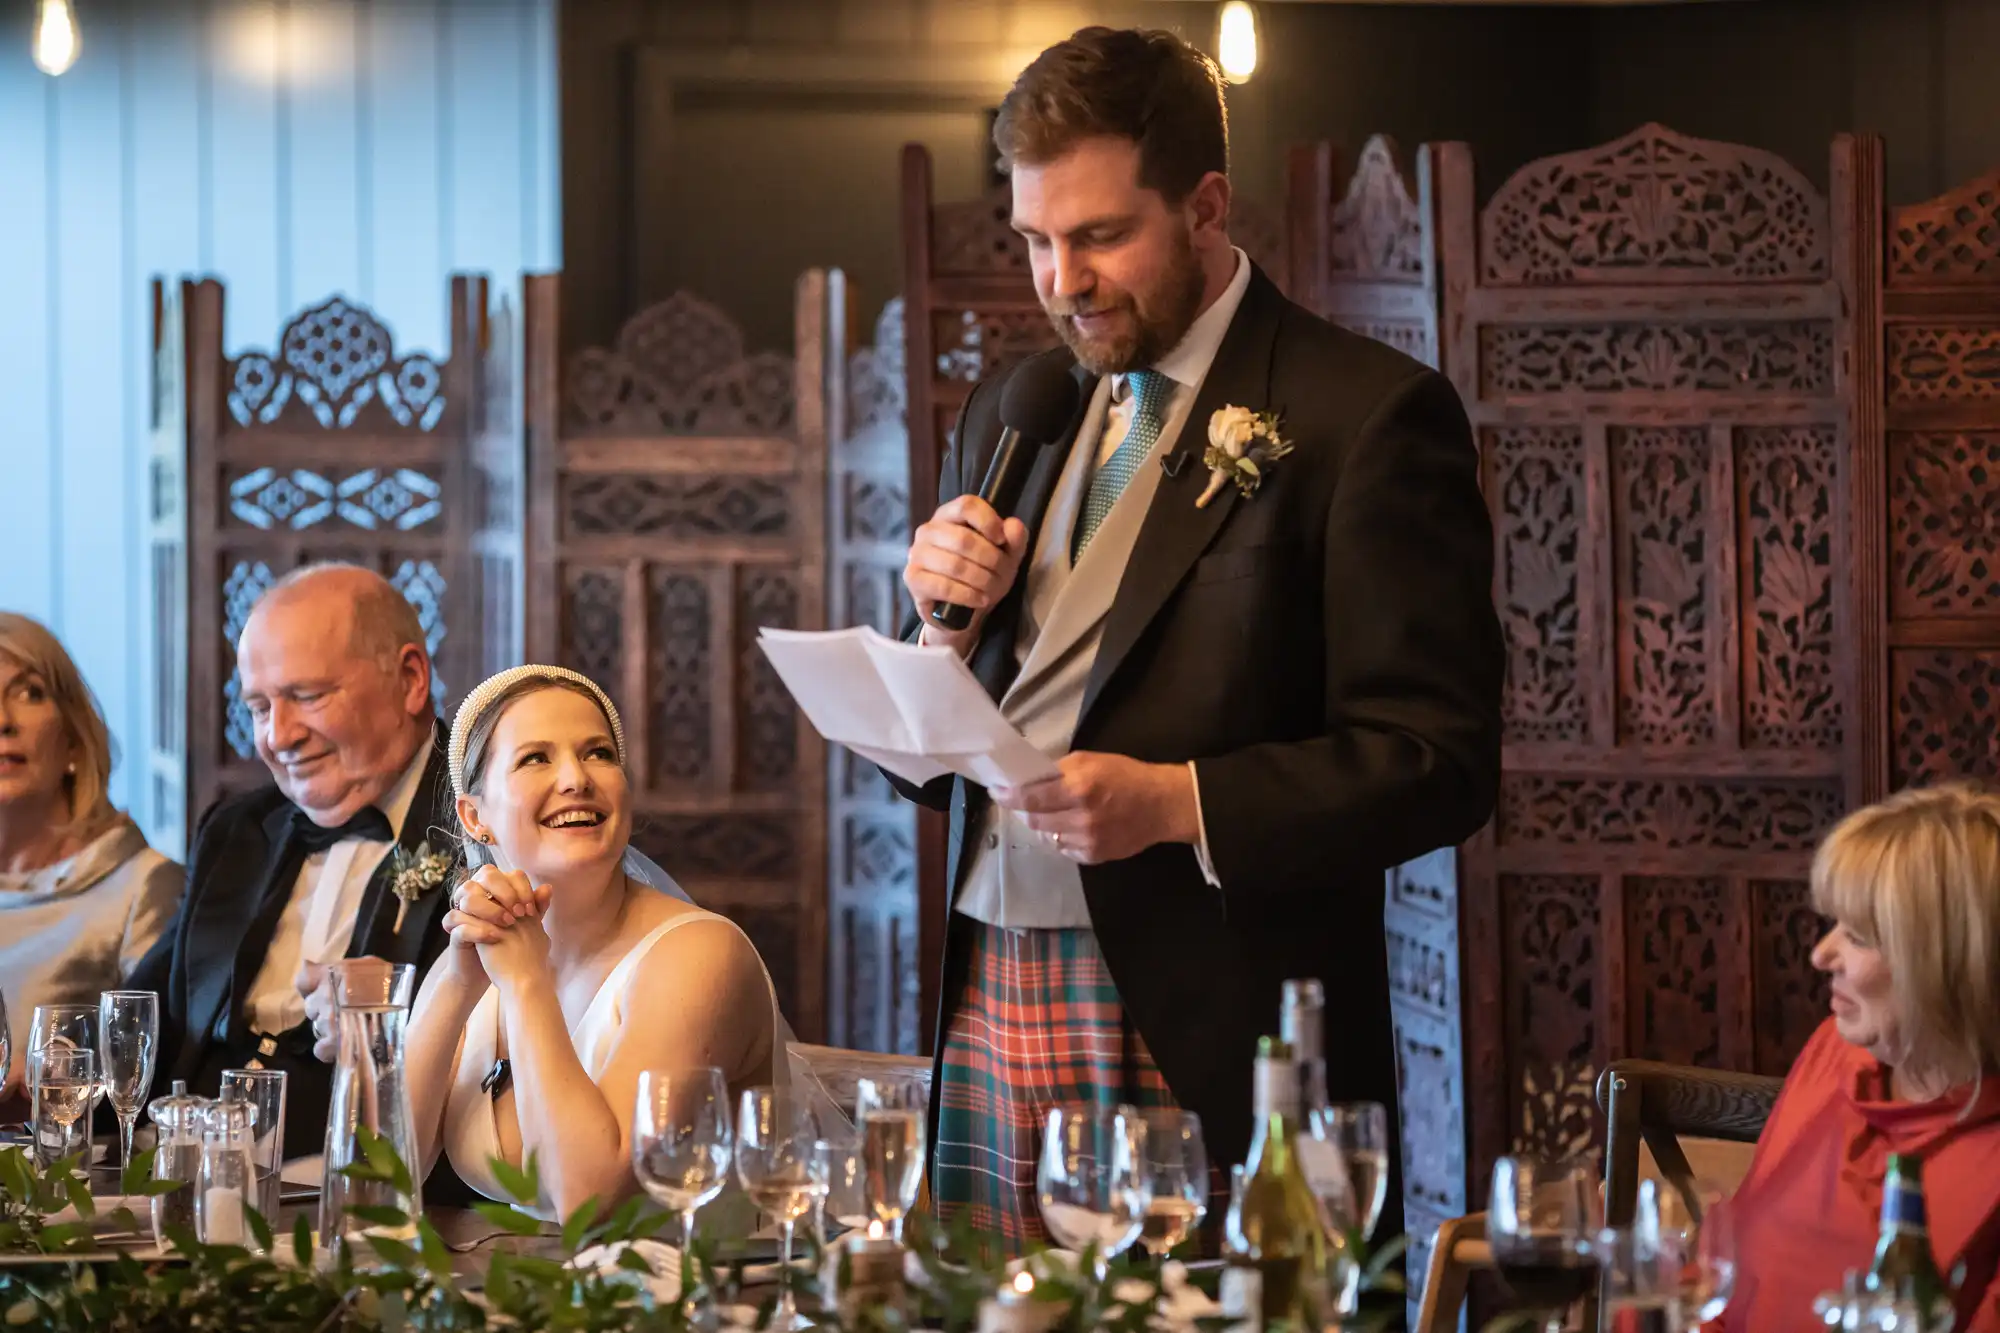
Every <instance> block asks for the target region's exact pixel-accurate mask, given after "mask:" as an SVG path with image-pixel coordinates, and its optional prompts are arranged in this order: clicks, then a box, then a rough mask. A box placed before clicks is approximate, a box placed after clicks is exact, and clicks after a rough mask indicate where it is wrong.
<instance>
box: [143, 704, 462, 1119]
mask: <svg viewBox="0 0 2000 1333" xmlns="http://www.w3.org/2000/svg"><path fill="white" fill-rule="evenodd" d="M445 745H446V732H445V729H444V728H443V727H438V728H437V732H436V736H435V738H434V739H433V741H432V744H431V753H430V759H429V761H428V762H427V763H426V764H425V765H424V772H423V776H422V778H421V779H419V781H418V784H417V791H416V795H415V796H414V797H413V798H412V799H411V802H410V811H409V815H408V817H407V818H405V819H404V821H403V828H402V832H401V836H400V837H399V839H398V844H399V845H400V846H401V847H403V848H405V849H406V850H409V851H412V852H414V851H415V850H416V848H417V846H418V844H420V843H422V842H424V841H425V840H426V839H427V838H428V839H429V841H430V844H431V847H432V849H433V850H441V849H445V848H446V846H447V844H448V843H449V835H448V834H447V832H446V830H448V829H450V828H452V827H453V824H452V822H451V820H450V801H451V778H450V775H449V771H448V768H447V763H446V758H445ZM295 808H296V807H294V806H293V804H292V803H291V802H290V801H289V800H287V799H286V798H285V797H284V796H283V795H282V794H281V793H280V792H279V791H278V789H277V788H276V787H275V786H266V787H259V788H257V789H256V790H254V791H248V792H243V793H240V794H237V795H233V796H225V797H223V798H222V799H221V800H219V801H217V802H216V803H215V804H214V805H212V806H210V807H209V808H208V809H207V810H206V811H205V812H204V813H203V814H202V817H201V820H200V822H199V823H198V824H197V825H196V826H195V832H194V842H193V845H192V847H191V848H190V849H189V856H188V887H187V895H186V896H185V897H184V898H183V899H182V901H181V909H180V914H179V915H178V916H177V917H175V919H174V923H173V925H172V926H171V927H170V928H169V929H168V930H167V931H166V932H165V933H164V934H163V935H161V937H160V939H159V940H158V942H157V943H155V944H154V946H153V948H152V949H151V950H150V951H149V952H148V953H147V954H146V956H145V957H144V958H143V959H141V960H140V962H139V966H138V968H137V970H136V971H135V972H134V973H133V975H132V976H131V978H130V979H129V980H128V981H127V982H126V984H127V986H129V987H130V988H131V989H133V990H151V991H157V992H159V995H160V1008H161V1014H160V1045H159V1052H158V1057H157V1059H156V1061H155V1063H154V1069H155V1074H154V1080H153V1086H154V1089H155V1092H156V1095H157V1093H158V1092H159V1091H161V1090H164V1089H165V1088H167V1087H168V1086H170V1084H171V1081H172V1080H174V1079H177V1078H180V1079H186V1080H188V1090H189V1091H190V1092H193V1093H195V1094H196V1095H198V1096H203V1097H213V1096H214V1095H215V1092H216V1089H215V1087H214V1082H213V1076H214V1073H216V1072H219V1070H220V1067H221V1066H220V1065H219V1064H217V1061H218V1060H219V1059H226V1060H227V1061H228V1062H230V1063H236V1062H239V1061H240V1060H242V1059H244V1058H247V1057H248V1056H249V1055H250V1054H252V1053H253V1049H252V1048H251V1046H250V1045H249V1038H248V1034H247V1031H246V1029H247V1026H248V1025H247V1023H246V1022H245V1020H244V1015H243V1004H244V1001H245V999H246V998H247V997H248V993H249V990H250V986H251V984H252V983H253V982H254V981H255V980H256V976H257V970H258V968H259V967H261V966H262V965H263V962H264V958H263V955H262V954H261V953H252V952H251V951H250V949H249V948H247V947H245V943H246V942H245V940H244V935H245V933H246V931H247V930H248V928H249V925H250V922H251V921H252V920H253V919H254V918H255V917H256V916H257V914H258V908H259V906H260V904H262V903H263V902H264V901H265V895H266V894H271V893H283V894H289V893H290V892H291V889H292V882H295V879H296V871H294V872H293V874H292V875H291V876H287V877H286V878H287V880H288V882H287V883H284V884H276V883H273V882H272V881H273V879H274V878H275V877H276V875H277V872H278V871H279V870H280V869H281V867H282V865H283V862H284V861H285V851H286V848H285V842H286V837H285V833H286V826H287V824H288V822H289V820H290V817H291V813H292V811H293V810H294V809H295ZM394 860H395V857H394V856H393V855H391V856H385V857H383V858H382V864H381V866H380V867H379V868H378V869H377V870H376V872H375V874H374V877H373V878H371V879H370V880H369V881H368V887H367V889H366V891H365V892H364V893H363V894H362V897H361V905H360V909H359V915H358V918H357V920H356V922H355V927H354V935H353V938H352V940H351V941H350V942H349V944H348V949H347V955H348V956H349V957H360V956H362V955H371V956H373V957H377V958H386V959H388V960H389V961H390V962H396V963H414V964H416V966H417V967H418V969H419V971H422V970H425V969H427V968H429V966H430V964H431V962H432V961H433V960H434V959H435V958H436V957H437V956H438V954H439V953H441V952H442V951H443V949H444V946H445V944H446V942H447V940H448V939H449V937H448V936H447V935H446V934H445V932H444V929H443V925H442V923H443V920H444V913H445V899H446V897H447V894H446V892H445V890H443V889H437V890H433V891H432V892H430V893H427V894H425V895H424V896H422V897H421V898H418V899H417V900H416V901H414V902H412V903H411V904H410V907H409V911H408V913H407V915H406V916H405V917H404V919H403V928H402V929H401V930H400V931H398V930H396V929H395V924H396V908H397V899H396V895H395V894H394V893H393V892H391V890H390V888H389V881H390V878H391V875H392V868H391V867H392V863H393V861H394ZM225 1009H227V1011H228V1020H229V1021H228V1028H227V1031H228V1033H229V1037H228V1039H227V1040H226V1041H221V1042H219V1041H218V1040H217V1038H216V1036H215V1031H216V1027H217V1021H218V1019H219V1018H220V1017H221V1016H222V1015H223V1013H224V1010H225ZM301 1027H303V1025H301ZM300 1040H303V1041H304V1042H305V1044H306V1046H307V1047H308V1048H309V1047H310V1039H309V1038H307V1037H304V1036H303V1033H301V1032H299V1031H298V1030H295V1035H294V1041H293V1045H296V1044H297V1042H298V1041H300ZM225 1052H226V1054H225ZM211 1067H212V1068H211ZM273 1067H282V1068H286V1069H288V1070H289V1071H290V1073H291V1077H290V1078H289V1079H288V1080H287V1083H288V1087H287V1090H286V1095H287V1105H286V1110H285V1130H286V1132H285V1138H286V1143H287V1151H288V1154H291V1153H292V1152H293V1151H294V1150H299V1151H303V1152H307V1153H312V1152H318V1151H319V1144H320V1142H321V1140H322V1139H323V1138H324V1136H325V1127H326V1111H327V1097H328V1095H329V1085H330V1079H329V1077H328V1075H329V1074H330V1069H329V1067H328V1066H325V1065H321V1064H319V1062H318V1061H316V1060H313V1059H312V1057H311V1055H310V1052H309V1049H308V1052H307V1054H306V1055H305V1057H304V1059H303V1061H299V1060H297V1059H296V1058H295V1059H294V1060H293V1062H292V1063H289V1064H274V1065H273ZM204 1084H205V1086H204Z"/></svg>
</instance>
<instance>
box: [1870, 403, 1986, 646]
mask: <svg viewBox="0 0 2000 1333" xmlns="http://www.w3.org/2000/svg"><path fill="white" fill-rule="evenodd" d="M1888 463H1889V478H1888V483H1889V484H1888V505H1889V605H1890V610H1891V613H1892V614H1894V615H1897V616H1964V615H1980V614H1992V613H1994V612H1996V611H2000V431H1995V432H1989V433H1979V434H1972V433H1963V434H1961V433H1951V434H1933V433H1916V432H1898V433H1896V434H1893V435H1891V436H1890V437H1889V448H1888Z"/></svg>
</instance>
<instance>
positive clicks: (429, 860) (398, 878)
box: [389, 841, 452, 935]
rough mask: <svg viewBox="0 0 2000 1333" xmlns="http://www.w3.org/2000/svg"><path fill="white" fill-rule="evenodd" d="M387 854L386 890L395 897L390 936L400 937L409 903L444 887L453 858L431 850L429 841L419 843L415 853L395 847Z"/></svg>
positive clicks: (449, 873)
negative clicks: (393, 922) (394, 920)
mask: <svg viewBox="0 0 2000 1333" xmlns="http://www.w3.org/2000/svg"><path fill="white" fill-rule="evenodd" d="M390 855H391V860H390V862H389V891H390V892H391V893H393V894H395V895H396V924H395V925H394V926H393V927H392V928H391V929H390V932H389V933H390V934H392V935H400V934H402V933H403V918H404V917H405V916H407V915H408V914H409V911H410V904H411V903H413V902H415V901H416V900H417V899H419V898H421V897H423V896H424V895H425V894H427V893H429V892H431V891H432V890H433V889H440V888H443V887H444V883H445V881H446V880H448V879H450V878H451V865H452V859H451V857H449V856H447V855H446V854H445V853H443V852H434V851H432V850H431V845H430V843H429V842H428V841H425V842H420V843H418V844H417V850H416V851H415V852H414V853H411V852H407V851H405V850H403V848H401V847H398V848H396V850H395V851H394V852H393V853H391V854H390Z"/></svg>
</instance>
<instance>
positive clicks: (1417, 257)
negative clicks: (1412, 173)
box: [1326, 134, 1429, 284]
mask: <svg viewBox="0 0 2000 1333" xmlns="http://www.w3.org/2000/svg"><path fill="white" fill-rule="evenodd" d="M1327 230H1328V235H1327V256H1326V257H1327V267H1328V268H1329V269H1331V270H1332V272H1333V273H1334V274H1335V275H1336V276H1338V275H1352V276H1353V277H1355V278H1364V279H1369V280H1372V281H1377V282H1402V283H1412V284H1417V283H1422V282H1423V280H1424V274H1425V271H1426V270H1427V269H1428V267H1429V265H1428V262H1427V258H1426V256H1427V255H1428V252H1429V242H1428V239H1427V237H1426V236H1425V231H1424V219H1423V210H1422V209H1421V208H1420V207H1419V205H1418V203H1417V200H1416V199H1415V197H1414V196H1412V194H1411V193H1410V189H1409V186H1408V185H1407V184H1405V183H1404V180H1403V173H1402V170H1401V169H1400V168H1399V167H1397V165H1396V150H1395V144H1394V143H1393V141H1391V140H1390V139H1388V138H1387V137H1386V136H1384V135H1380V134H1378V135H1375V136H1374V137H1372V138H1370V139H1369V140H1368V142H1367V143H1366V144H1364V145H1362V148H1361V156H1360V157H1359V158H1357V159H1356V161H1355V164H1354V176H1353V179H1351V180H1350V181H1349V182H1348V185H1347V191H1346V193H1345V194H1343V195H1342V196H1341V197H1340V198H1339V199H1337V200H1335V201H1334V202H1333V205H1332V207H1331V209H1330V210H1329V217H1328V229H1327Z"/></svg>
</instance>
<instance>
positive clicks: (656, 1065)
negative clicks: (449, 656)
mask: <svg viewBox="0 0 2000 1333" xmlns="http://www.w3.org/2000/svg"><path fill="white" fill-rule="evenodd" d="M451 761H452V763H451V776H452V783H453V786H454V789H455V790H456V792H457V794H458V818H459V822H460V824H461V825H462V826H463V829H464V832H465V838H466V842H467V862H468V865H470V866H472V867H475V869H474V872H473V875H472V877H471V878H470V879H469V880H467V881H466V882H465V883H464V884H463V885H461V886H459V887H458V888H457V889H455V890H454V891H453V893H454V896H453V906H452V910H451V911H450V912H449V913H448V914H447V915H446V917H445V920H444V926H445V929H446V930H448V931H449V932H451V937H452V947H450V948H448V949H447V950H446V951H445V953H444V954H443V956H441V957H440V958H439V959H438V960H437V962H436V963H435V964H434V965H433V966H432V968H431V971H430V974H429V975H428V976H427V977H426V978H425V979H424V984H423V988H422V990H421V991H420V992H419V994H418V996H417V1002H416V1006H415V1011H414V1013H413V1015H412V1019H411V1031H410V1041H409V1048H408V1049H409V1057H408V1068H409V1074H410V1087H411V1100H412V1103H413V1107H414V1110H415V1113H416V1120H417V1132H418V1135H419V1145H420V1148H421V1150H422V1154H423V1159H424V1168H425V1170H426V1171H428V1170H429V1168H430V1166H431V1165H432V1164H433V1163H435V1162H436V1160H437V1153H438V1151H439V1147H440V1144H442V1147H443V1150H444V1151H445V1152H447V1153H448V1154H449V1156H450V1158H451V1163H452V1166H453V1168H454V1169H455V1170H456V1171H457V1172H458V1174H459V1175H460V1177H461V1178H462V1179H464V1180H465V1182H466V1183H467V1184H469V1185H471V1186H472V1187H473V1188H474V1189H477V1190H479V1192H480V1193H482V1194H485V1195H487V1196H488V1197H490V1198H499V1199H505V1198H506V1197H507V1196H506V1194H505V1192H504V1190H502V1189H501V1187H500V1185H499V1182H498V1181H497V1180H496V1179H495V1178H494V1173H493V1170H492V1168H491V1166H490V1165H489V1161H490V1159H491V1158H493V1157H499V1158H501V1159H503V1160H505V1161H506V1162H508V1163H509V1164H511V1165H514V1166H520V1165H522V1164H524V1163H525V1162H526V1161H527V1159H528V1158H529V1156H530V1155H533V1156H534V1158H535V1160H536V1163H537V1165H538V1168H539V1173H540V1178H541V1189H542V1196H541V1198H540V1200H538V1201H537V1206H536V1207H535V1208H534V1209H533V1210H532V1211H535V1212H538V1213H540V1214H542V1215H544V1216H550V1217H566V1216H568V1215H569V1213H570V1212H571V1210H573V1209H574V1208H576V1207H577V1206H578V1205H579V1204H581V1203H582V1202H584V1201H585V1200H587V1199H591V1198H596V1199H597V1200H599V1201H600V1203H602V1204H603V1205H605V1206H606V1207H609V1206H610V1205H612V1204H615V1203H617V1202H618V1201H619V1200H621V1199H623V1198H625V1197H626V1196H627V1195H630V1194H632V1193H634V1192H635V1191H636V1190H637V1188H638V1186H637V1184H636V1182H635V1181H634V1178H633V1175H632V1168H631V1136H632V1112H633V1105H634V1101H635V1097H636V1092H637V1086H638V1079H639V1075H640V1074H641V1073H642V1072H643V1071H645V1070H648V1069H684V1068H692V1067H700V1066H713V1067H715V1068H718V1069H720V1070H721V1071H722V1072H723V1075H724V1077H725V1078H726V1079H727V1080H728V1081H729V1084H730V1089H731V1093H732V1096H733V1095H734V1094H735V1093H737V1092H738V1091H740V1090H741V1089H742V1088H745V1087H750V1086H755V1085H759V1084H780V1085H782V1084H784V1083H786V1082H788V1081H789V1079H788V1069H789V1066H788V1052H787V1049H786V1038H787V1037H788V1036H789V1032H788V1030H787V1029H786V1026H785V1023H784V1020H783V1018H782V1016H781V1015H780V1014H779V1012H778V1006H777V1001H776V998H775V996H774V993H773V991H772V989H771V980H770V976H769V974H768V973H767V972H766V971H765V969H764V965H763V962H762V960H761V959H760V958H759V957H758V955H757V951H756V949H755V947H754V946H752V944H751V943H750V940H749V938H748V937H747V936H745V935H744V934H743V932H742V931H741V930H740V929H738V928H737V927H736V926H735V924H733V923H732V922H730V921H729V920H728V919H726V918H724V917H721V916H718V915H716V914H715V913H712V912H704V911H702V910H701V909H700V908H698V907H696V906H695V905H694V904H693V903H692V902H689V901H687V900H686V899H685V897H684V896H681V897H676V896H673V895H675V894H678V893H679V890H678V889H677V888H675V887H674V886H673V885H672V884H671V882H669V881H665V879H664V876H659V878H658V880H657V881H654V882H649V879H650V876H649V875H648V874H647V871H646V869H645V867H647V866H650V863H649V862H645V861H644V858H641V857H636V856H634V855H631V854H629V853H628V843H629V841H630V838H631V831H632V804H631V793H630V788H629V786H628V783H627V780H626V774H625V766H624V763H625V744H624V733H623V730H622V728H621V726H620V723H619V719H618V712H617V709H616V708H614V707H613V706H612V704H611V701H610V700H609V699H608V698H606V697H605V695H604V692H603V691H602V690H600V689H598V687H597V686H596V685H594V684H592V683H591V682H590V681H589V680H587V679H585V678H584V677H582V676H579V675H577V674H575V673H574V672H570V671H566V670H563V669H561V668H555V667H517V668H515V669H514V670H512V671H507V672H502V673H501V674H500V675H498V676H495V677H494V678H493V679H492V680H489V681H487V682H486V683H485V684H484V685H481V686H480V687H479V689H477V690H475V691H474V692H473V693H472V694H471V695H470V696H469V697H468V698H467V699H466V701H465V703H464V705H463V706H462V707H461V708H460V709H459V713H458V718H457V720H456V722H455V724H454V725H453V727H452V736H451ZM655 869H656V868H655ZM502 1062H504V1063H502ZM510 1201H511V1200H510Z"/></svg>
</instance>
